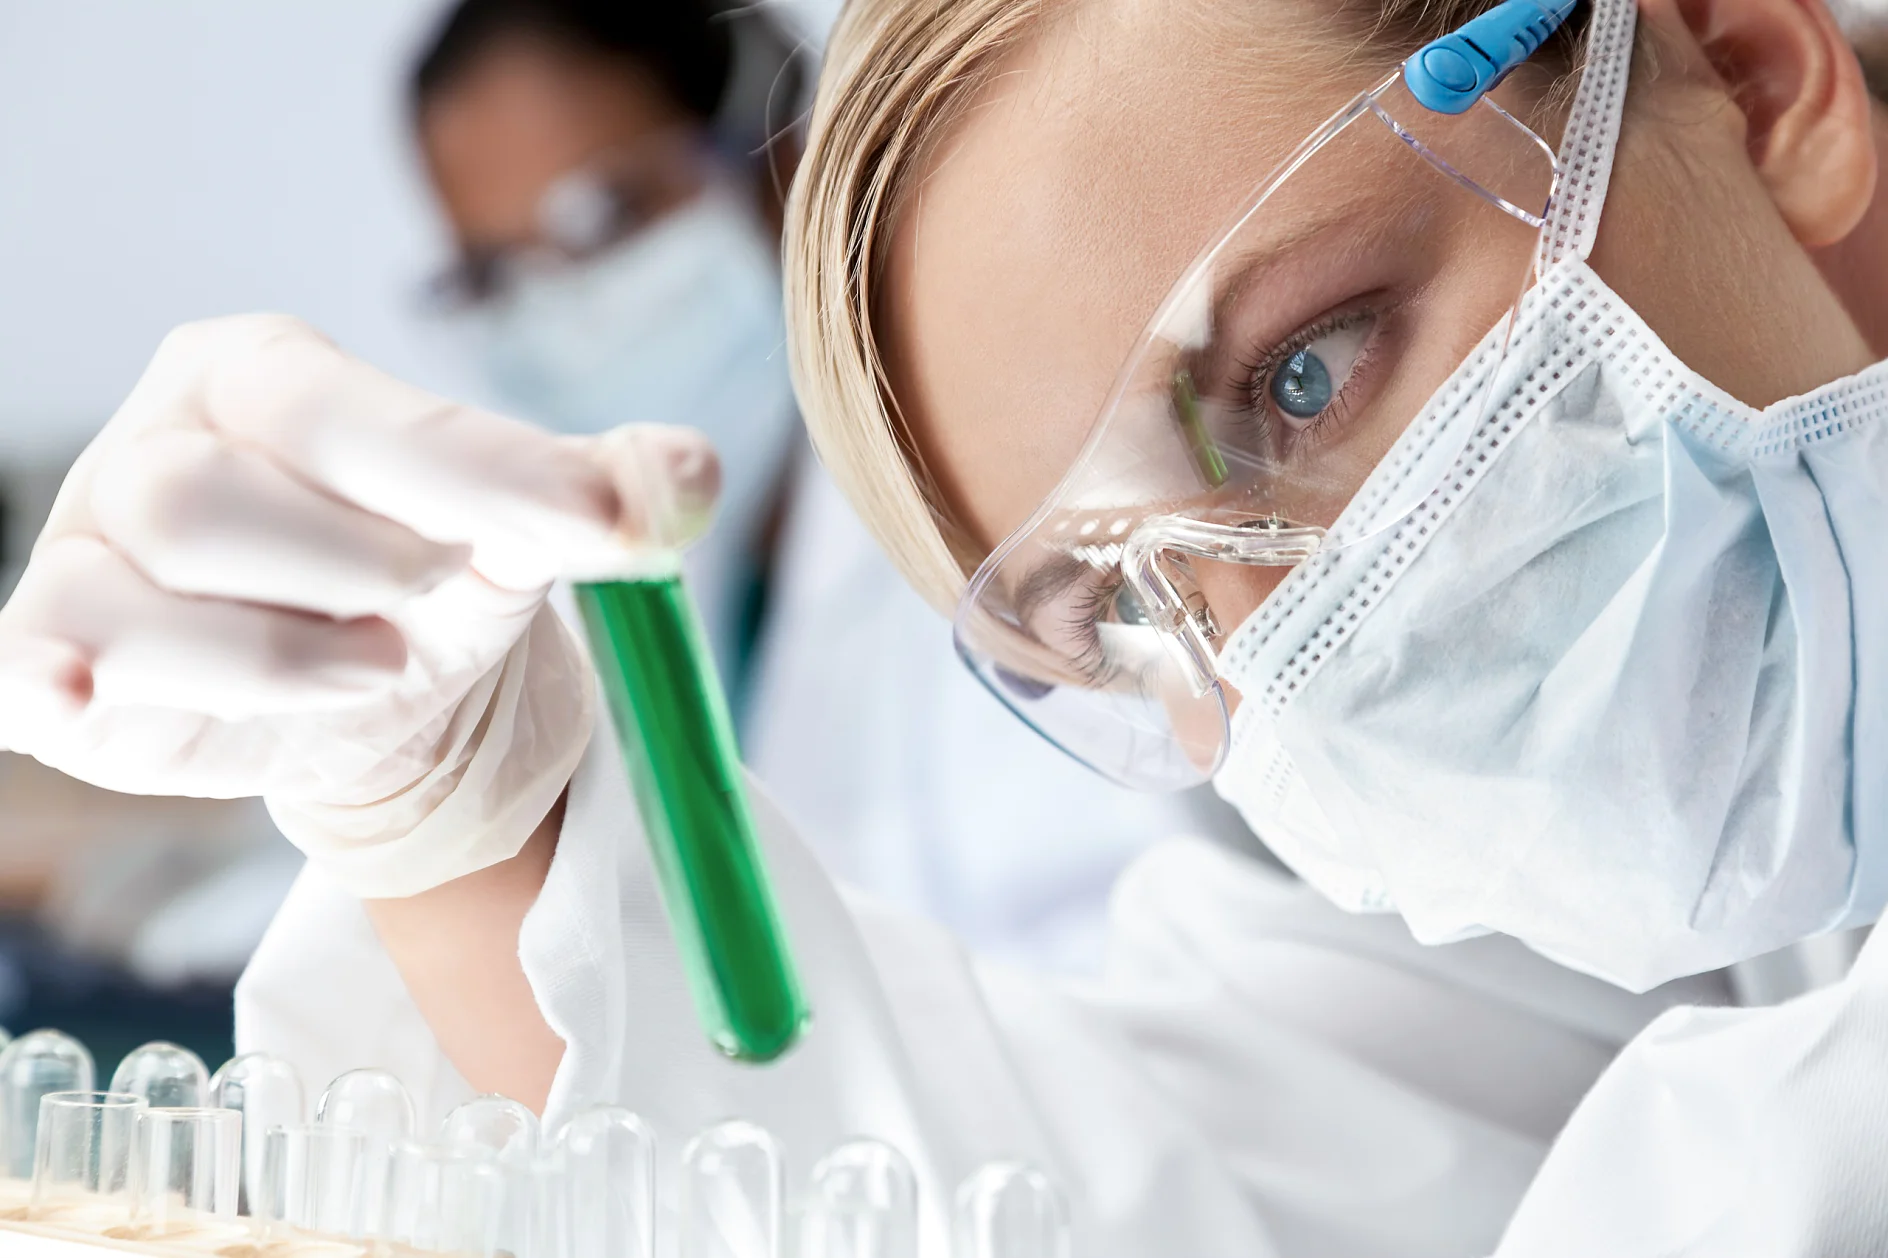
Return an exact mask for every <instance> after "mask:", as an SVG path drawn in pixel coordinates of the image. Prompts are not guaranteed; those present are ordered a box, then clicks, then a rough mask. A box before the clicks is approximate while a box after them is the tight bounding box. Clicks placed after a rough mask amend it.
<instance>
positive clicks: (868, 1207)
mask: <svg viewBox="0 0 1888 1258" xmlns="http://www.w3.org/2000/svg"><path fill="white" fill-rule="evenodd" d="M917 1255H918V1177H917V1176H916V1175H915V1174H913V1173H912V1170H911V1163H910V1162H908V1161H906V1160H905V1156H904V1154H902V1153H900V1152H898V1150H896V1149H894V1148H892V1147H891V1146H890V1145H887V1144H883V1143H881V1142H879V1141H877V1140H852V1141H848V1142H847V1143H845V1144H842V1145H840V1146H839V1147H838V1148H836V1149H834V1150H833V1151H832V1152H831V1153H828V1154H827V1155H826V1156H825V1157H823V1158H821V1159H820V1160H819V1163H818V1165H816V1166H815V1167H814V1168H813V1183H812V1192H811V1194H810V1195H809V1197H808V1199H807V1203H806V1213H805V1216H804V1218H803V1220H802V1222H801V1226H800V1255H799V1258H917Z"/></svg>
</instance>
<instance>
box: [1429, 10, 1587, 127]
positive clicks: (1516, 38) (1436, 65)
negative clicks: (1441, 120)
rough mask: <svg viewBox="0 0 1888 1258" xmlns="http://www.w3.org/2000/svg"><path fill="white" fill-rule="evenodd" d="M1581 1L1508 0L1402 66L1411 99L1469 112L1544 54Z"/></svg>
mask: <svg viewBox="0 0 1888 1258" xmlns="http://www.w3.org/2000/svg"><path fill="white" fill-rule="evenodd" d="M1577 2H1578V0H1504V2H1503V3H1502V4H1500V5H1497V6H1496V7H1495V8H1493V9H1490V10H1489V11H1488V12H1486V13H1484V14H1482V15H1481V16H1480V17H1478V18H1474V19H1472V20H1470V21H1468V22H1465V23H1463V24H1462V25H1461V26H1460V27H1458V28H1457V29H1456V30H1454V31H1452V32H1451V33H1449V34H1447V35H1444V36H1443V37H1442V38H1441V39H1438V40H1434V41H1432V42H1430V43H1428V44H1425V45H1424V46H1423V47H1422V48H1420V49H1418V50H1417V51H1416V55H1415V56H1413V57H1411V58H1410V59H1409V60H1408V61H1405V62H1404V63H1403V81H1404V82H1405V83H1407V84H1408V85H1409V91H1410V95H1412V96H1414V97H1415V98H1416V99H1417V100H1418V101H1419V102H1421V103H1422V105H1423V106H1424V107H1425V108H1427V109H1431V110H1433V111H1435V112H1436V113H1439V114H1459V113H1465V112H1467V110H1468V109H1469V107H1470V106H1471V105H1473V104H1474V103H1475V102H1476V101H1478V100H1480V99H1481V98H1482V97H1483V95H1485V94H1486V93H1487V92H1488V91H1489V90H1490V89H1491V88H1493V87H1494V86H1495V84H1497V83H1499V82H1501V80H1502V79H1504V78H1506V77H1507V75H1508V72H1509V71H1510V70H1512V69H1514V68H1515V67H1516V66H1518V65H1520V64H1521V63H1522V62H1523V61H1526V60H1527V59H1528V58H1529V57H1531V56H1533V55H1534V54H1535V53H1536V52H1537V51H1539V49H1540V46H1541V45H1542V44H1544V43H1546V42H1547V40H1548V37H1549V36H1551V35H1552V34H1553V33H1554V32H1555V31H1557V30H1559V29H1560V25H1561V23H1563V22H1565V21H1566V20H1567V17H1568V15H1570V14H1571V13H1572V12H1573V6H1574V5H1575V4H1576V3H1577Z"/></svg>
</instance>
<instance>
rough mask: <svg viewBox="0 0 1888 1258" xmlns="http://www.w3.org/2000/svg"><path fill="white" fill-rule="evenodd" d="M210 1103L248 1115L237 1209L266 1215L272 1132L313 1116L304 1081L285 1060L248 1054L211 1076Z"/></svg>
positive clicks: (243, 1117) (224, 1065)
mask: <svg viewBox="0 0 1888 1258" xmlns="http://www.w3.org/2000/svg"><path fill="white" fill-rule="evenodd" d="M210 1104H212V1105H215V1106H218V1107H220V1108H222V1109H229V1110H235V1111H236V1112H237V1113H238V1114H240V1115H242V1178H241V1181H240V1183H239V1186H238V1189H237V1203H236V1208H237V1211H238V1212H239V1213H241V1214H246V1215H257V1214H260V1213H261V1210H260V1206H261V1203H262V1201H263V1195H262V1184H263V1179H262V1173H263V1152H264V1145H265V1143H266V1140H265V1138H266V1136H267V1134H268V1131H269V1128H271V1127H295V1126H300V1125H301V1124H302V1123H303V1122H305V1121H307V1118H308V1113H307V1105H308V1101H307V1096H306V1093H305V1092H304V1091H303V1090H302V1077H301V1075H300V1073H299V1072H297V1071H296V1069H295V1067H294V1066H293V1065H291V1064H290V1063H288V1062H286V1061H284V1060H283V1059H282V1058H280V1057H276V1056H273V1055H271V1054H269V1053H244V1054H243V1055H242V1056H240V1057H234V1058H231V1059H230V1060H229V1061H227V1062H225V1063H224V1064H223V1067H222V1069H220V1070H218V1071H217V1072H216V1073H215V1074H214V1075H212V1076H211V1077H210Z"/></svg>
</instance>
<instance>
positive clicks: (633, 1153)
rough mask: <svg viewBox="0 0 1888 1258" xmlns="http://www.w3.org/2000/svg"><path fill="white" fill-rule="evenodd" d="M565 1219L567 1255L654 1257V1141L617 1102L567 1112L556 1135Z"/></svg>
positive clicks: (577, 1257) (570, 1257) (575, 1257)
mask: <svg viewBox="0 0 1888 1258" xmlns="http://www.w3.org/2000/svg"><path fill="white" fill-rule="evenodd" d="M556 1144H557V1151H558V1153H559V1155H560V1156H561V1158H562V1161H563V1169H564V1180H565V1192H566V1194H567V1203H568V1204H567V1207H566V1208H567V1209H568V1211H569V1222H568V1226H567V1232H566V1235H567V1236H568V1244H569V1253H568V1258H655V1243H656V1143H655V1137H654V1135H652V1134H651V1133H650V1131H649V1128H648V1126H647V1125H646V1124H645V1123H644V1122H643V1121H642V1119H640V1118H638V1117H636V1115H634V1114H632V1113H630V1111H628V1110H626V1109H624V1108H622V1107H621V1106H617V1105H599V1106H595V1107H594V1108H591V1109H587V1110H582V1111H580V1112H579V1113H577V1114H574V1115H572V1116H571V1119H570V1121H569V1122H567V1123H565V1124H564V1128H563V1130H562V1131H560V1132H558V1135H557V1142H556Z"/></svg>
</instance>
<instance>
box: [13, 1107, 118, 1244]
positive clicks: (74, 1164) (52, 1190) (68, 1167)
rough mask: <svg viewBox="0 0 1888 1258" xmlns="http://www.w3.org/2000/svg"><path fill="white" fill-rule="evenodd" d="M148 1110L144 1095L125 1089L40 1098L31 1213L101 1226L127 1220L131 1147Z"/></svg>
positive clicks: (33, 1215)
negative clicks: (139, 1121)
mask: <svg viewBox="0 0 1888 1258" xmlns="http://www.w3.org/2000/svg"><path fill="white" fill-rule="evenodd" d="M146 1108H147V1106H146V1105H145V1103H144V1098H143V1097H138V1096H131V1095H129V1094H128V1093H122V1092H49V1093H47V1094H46V1095H45V1096H43V1097H41V1098H40V1102H39V1122H38V1123H37V1136H36V1139H35V1141H34V1149H33V1199H32V1207H31V1212H32V1217H34V1218H36V1219H44V1218H62V1219H78V1220H83V1221H84V1222H85V1223H86V1224H88V1225H90V1226H94V1227H97V1228H100V1229H103V1228H107V1227H116V1226H123V1225H125V1224H128V1223H129V1222H130V1220H131V1164H132V1149H133V1148H134V1146H135V1145H136V1142H137V1130H138V1116H139V1115H140V1114H142V1113H144V1112H145V1110H146Z"/></svg>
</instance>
